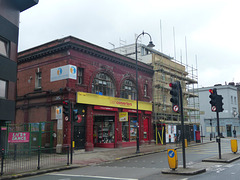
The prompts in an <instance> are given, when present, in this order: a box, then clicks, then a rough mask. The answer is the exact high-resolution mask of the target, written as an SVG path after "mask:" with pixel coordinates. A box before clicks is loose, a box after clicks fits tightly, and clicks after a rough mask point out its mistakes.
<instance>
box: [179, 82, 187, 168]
mask: <svg viewBox="0 0 240 180" xmlns="http://www.w3.org/2000/svg"><path fill="white" fill-rule="evenodd" d="M178 84H179V96H180V107H181V108H180V113H181V134H182V153H183V168H186V156H185V132H184V118H183V98H182V87H181V83H180V82H178Z"/></svg>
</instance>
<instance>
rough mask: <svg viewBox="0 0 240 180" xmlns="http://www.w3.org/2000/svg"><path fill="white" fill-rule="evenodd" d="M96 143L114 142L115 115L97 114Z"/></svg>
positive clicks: (95, 122) (95, 123) (95, 126)
mask: <svg viewBox="0 0 240 180" xmlns="http://www.w3.org/2000/svg"><path fill="white" fill-rule="evenodd" d="M93 131H94V134H93V138H94V143H114V116H96V117H95V121H94V130H93Z"/></svg>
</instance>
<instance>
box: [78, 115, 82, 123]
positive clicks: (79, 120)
mask: <svg viewBox="0 0 240 180" xmlns="http://www.w3.org/2000/svg"><path fill="white" fill-rule="evenodd" d="M77 117H78V120H77V123H81V122H82V115H80V114H78V115H77Z"/></svg>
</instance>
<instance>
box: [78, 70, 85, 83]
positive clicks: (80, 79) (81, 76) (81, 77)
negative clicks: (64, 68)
mask: <svg viewBox="0 0 240 180" xmlns="http://www.w3.org/2000/svg"><path fill="white" fill-rule="evenodd" d="M83 72H84V69H83V68H81V67H78V73H77V84H83V83H84V82H83Z"/></svg>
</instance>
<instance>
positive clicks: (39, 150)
mask: <svg viewBox="0 0 240 180" xmlns="http://www.w3.org/2000/svg"><path fill="white" fill-rule="evenodd" d="M40 153H41V148H40V146H38V166H37V169H38V170H39V169H40Z"/></svg>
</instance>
